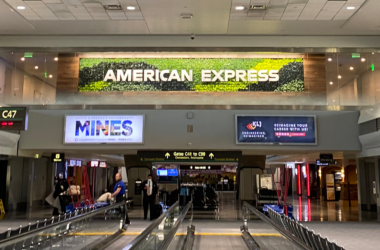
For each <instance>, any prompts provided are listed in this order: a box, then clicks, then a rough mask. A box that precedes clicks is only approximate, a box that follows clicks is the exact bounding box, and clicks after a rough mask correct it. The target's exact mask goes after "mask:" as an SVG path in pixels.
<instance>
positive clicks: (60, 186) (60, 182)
mask: <svg viewBox="0 0 380 250" xmlns="http://www.w3.org/2000/svg"><path fill="white" fill-rule="evenodd" d="M68 188H69V183H68V182H67V180H66V179H65V178H64V177H60V178H57V182H56V184H55V187H54V193H53V198H54V199H56V198H57V197H59V203H60V205H61V213H65V212H66V206H67V205H68V202H67V201H66V200H67V199H66V198H67V197H66V196H67V195H60V194H61V193H63V192H65V191H67V189H68ZM53 215H59V212H58V209H54V210H53Z"/></svg>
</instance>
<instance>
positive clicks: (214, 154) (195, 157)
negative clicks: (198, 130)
mask: <svg viewBox="0 0 380 250" xmlns="http://www.w3.org/2000/svg"><path fill="white" fill-rule="evenodd" d="M137 157H138V159H140V161H142V162H238V161H239V159H240V158H241V151H203V150H175V151H137Z"/></svg>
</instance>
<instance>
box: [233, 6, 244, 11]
mask: <svg viewBox="0 0 380 250" xmlns="http://www.w3.org/2000/svg"><path fill="white" fill-rule="evenodd" d="M235 10H244V6H236V7H235Z"/></svg>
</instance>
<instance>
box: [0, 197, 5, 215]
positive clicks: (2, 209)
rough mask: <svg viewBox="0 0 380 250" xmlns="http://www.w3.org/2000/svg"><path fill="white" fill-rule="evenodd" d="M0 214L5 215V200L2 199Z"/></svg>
mask: <svg viewBox="0 0 380 250" xmlns="http://www.w3.org/2000/svg"><path fill="white" fill-rule="evenodd" d="M0 214H5V210H4V205H3V200H2V199H0Z"/></svg>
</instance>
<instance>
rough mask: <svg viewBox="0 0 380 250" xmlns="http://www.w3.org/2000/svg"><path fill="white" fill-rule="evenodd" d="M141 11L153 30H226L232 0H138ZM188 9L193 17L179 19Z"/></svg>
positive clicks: (159, 32) (195, 31) (215, 32)
mask: <svg viewBox="0 0 380 250" xmlns="http://www.w3.org/2000/svg"><path fill="white" fill-rule="evenodd" d="M138 4H139V6H140V9H141V12H142V13H143V16H144V19H145V21H146V23H147V25H148V27H149V30H150V32H151V33H152V34H172V33H176V34H191V33H195V34H205V33H207V34H225V33H227V28H228V20H229V18H230V10H231V4H232V2H231V0H207V1H201V0H196V1H188V0H155V1H151V0H139V1H138ZM184 13H191V14H192V15H193V18H192V19H190V20H188V19H186V20H184V19H181V17H180V16H181V14H184Z"/></svg>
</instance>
